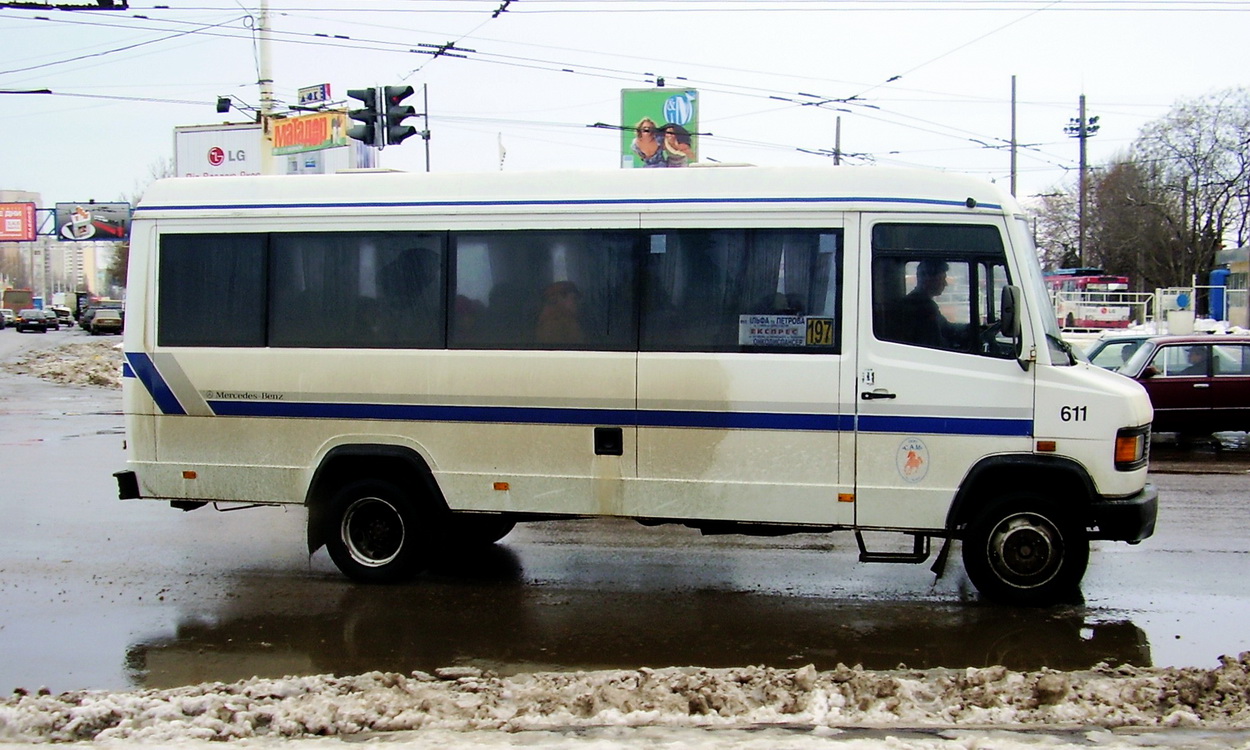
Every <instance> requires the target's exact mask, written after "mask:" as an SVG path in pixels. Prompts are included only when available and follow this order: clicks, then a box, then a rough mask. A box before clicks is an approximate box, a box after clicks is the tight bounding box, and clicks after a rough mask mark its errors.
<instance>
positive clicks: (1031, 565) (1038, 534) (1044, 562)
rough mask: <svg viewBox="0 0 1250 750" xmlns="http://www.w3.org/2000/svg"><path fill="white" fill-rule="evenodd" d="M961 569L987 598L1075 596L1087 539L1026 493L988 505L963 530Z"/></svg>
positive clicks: (1048, 600)
mask: <svg viewBox="0 0 1250 750" xmlns="http://www.w3.org/2000/svg"><path fill="white" fill-rule="evenodd" d="M963 559H964V568H965V569H966V570H967V571H968V577H969V578H971V579H972V583H973V584H974V585H975V586H976V587H977V590H978V591H980V592H981V593H982V594H983V595H985V596H986V598H989V599H993V600H995V601H999V602H1003V603H1006V604H1026V605H1042V604H1053V603H1056V602H1059V601H1064V600H1067V599H1071V598H1074V597H1075V596H1076V595H1077V594H1078V592H1079V588H1080V583H1081V578H1083V577H1084V575H1085V568H1086V566H1087V565H1088V564H1089V539H1088V537H1087V536H1086V535H1085V530H1084V529H1083V528H1082V527H1081V526H1080V525H1079V524H1077V523H1075V522H1073V520H1072V518H1071V516H1070V515H1069V514H1067V513H1064V512H1063V511H1061V510H1059V509H1058V508H1055V507H1054V505H1053V504H1052V503H1049V502H1047V501H1044V500H1042V499H1040V498H1036V497H1034V496H1031V495H1028V494H1018V495H1009V496H1005V497H1003V498H1000V499H999V500H997V501H996V502H994V503H991V504H990V505H989V506H987V507H986V508H985V509H984V510H983V511H981V513H980V514H979V515H978V516H977V517H976V518H975V519H974V520H973V521H972V523H971V524H969V526H968V531H967V533H966V534H965V536H964V540H963Z"/></svg>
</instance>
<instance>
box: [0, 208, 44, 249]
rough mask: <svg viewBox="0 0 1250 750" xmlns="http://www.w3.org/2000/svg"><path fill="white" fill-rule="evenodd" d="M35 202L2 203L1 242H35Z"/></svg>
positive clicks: (0, 219)
mask: <svg viewBox="0 0 1250 750" xmlns="http://www.w3.org/2000/svg"><path fill="white" fill-rule="evenodd" d="M36 229H37V227H36V226H35V204H34V203H0V242H34V241H35V232H36Z"/></svg>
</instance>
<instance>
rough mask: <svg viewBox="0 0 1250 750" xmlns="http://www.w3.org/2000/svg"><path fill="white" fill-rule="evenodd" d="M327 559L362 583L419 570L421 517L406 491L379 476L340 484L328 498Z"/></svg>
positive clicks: (394, 579) (391, 579) (386, 580)
mask: <svg viewBox="0 0 1250 750" xmlns="http://www.w3.org/2000/svg"><path fill="white" fill-rule="evenodd" d="M330 513H331V518H330V521H331V524H332V526H331V528H330V533H329V534H328V535H327V538H326V550H327V551H328V552H329V553H330V559H331V560H333V561H334V564H335V565H336V566H338V569H339V570H341V571H342V572H343V574H344V575H346V576H347V577H348V578H351V579H352V580H355V581H360V582H361V583H394V582H397V581H403V580H406V579H408V578H411V577H412V576H413V575H414V574H415V573H416V572H417V571H418V569H419V568H420V561H421V555H422V554H424V553H425V551H426V550H425V549H424V547H425V545H424V544H422V541H421V540H422V537H423V536H425V535H424V534H422V533H421V520H422V519H421V518H420V515H419V514H418V512H417V509H416V502H415V501H414V498H413V497H411V495H410V494H409V493H406V492H404V491H403V490H402V489H400V488H399V487H398V486H396V485H394V484H392V483H390V482H387V481H383V480H380V479H363V480H360V481H357V482H351V483H349V484H345V485H344V486H343V487H341V488H340V489H339V490H338V491H337V492H336V493H335V494H334V497H333V498H332V499H331V500H330Z"/></svg>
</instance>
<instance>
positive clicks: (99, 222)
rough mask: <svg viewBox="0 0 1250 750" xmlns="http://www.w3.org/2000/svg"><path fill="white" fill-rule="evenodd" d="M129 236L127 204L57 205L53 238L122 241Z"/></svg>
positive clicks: (128, 210) (76, 240)
mask: <svg viewBox="0 0 1250 750" xmlns="http://www.w3.org/2000/svg"><path fill="white" fill-rule="evenodd" d="M129 236H130V204H129V203H91V202H84V203H58V204H56V238H57V239H58V240H68V241H71V242H82V241H88V240H124V239H126V238H128V237H129Z"/></svg>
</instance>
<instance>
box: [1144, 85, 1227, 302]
mask: <svg viewBox="0 0 1250 750" xmlns="http://www.w3.org/2000/svg"><path fill="white" fill-rule="evenodd" d="M1132 159H1133V161H1134V162H1136V163H1137V165H1138V166H1139V167H1140V168H1141V169H1142V170H1143V173H1145V174H1147V175H1149V177H1150V179H1151V180H1152V181H1153V182H1154V183H1155V184H1154V185H1153V186H1152V188H1151V192H1152V194H1153V196H1154V197H1153V198H1152V200H1157V202H1159V203H1161V204H1164V205H1166V207H1167V208H1166V211H1167V212H1168V215H1169V216H1170V217H1171V219H1172V221H1173V223H1174V225H1173V226H1172V229H1173V231H1174V233H1175V235H1176V240H1177V241H1176V243H1175V244H1171V243H1170V244H1169V246H1167V247H1161V248H1158V249H1159V250H1162V251H1165V252H1172V253H1176V254H1177V257H1172V258H1158V259H1156V260H1157V261H1158V263H1157V267H1158V268H1159V269H1160V272H1161V273H1162V274H1163V275H1162V276H1161V278H1160V279H1159V282H1160V283H1161V284H1165V285H1172V284H1176V285H1181V284H1188V283H1189V282H1190V280H1191V279H1192V278H1193V277H1194V276H1198V277H1199V278H1201V277H1203V276H1204V275H1205V274H1206V273H1207V272H1208V271H1210V270H1211V268H1212V266H1213V265H1214V264H1215V254H1216V252H1218V251H1219V250H1220V249H1221V248H1222V247H1223V245H1224V242H1225V240H1226V238H1227V239H1229V240H1232V241H1235V242H1236V243H1237V244H1238V245H1243V244H1245V242H1246V240H1247V231H1248V230H1250V226H1248V224H1250V90H1247V89H1245V88H1234V89H1228V90H1225V91H1219V92H1216V93H1214V94H1209V95H1207V96H1204V97H1201V98H1199V99H1195V100H1193V101H1188V102H1181V103H1179V104H1177V105H1176V106H1175V107H1173V108H1172V110H1171V111H1170V112H1169V113H1168V114H1167V115H1166V116H1164V117H1163V118H1161V119H1159V120H1156V121H1155V122H1152V123H1150V124H1149V125H1147V126H1146V127H1145V128H1144V129H1143V130H1142V132H1141V134H1140V135H1139V136H1138V139H1137V141H1136V142H1135V143H1134V145H1133V156H1132ZM1178 209H1179V210H1178ZM1160 210H1164V209H1160Z"/></svg>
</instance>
